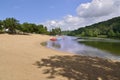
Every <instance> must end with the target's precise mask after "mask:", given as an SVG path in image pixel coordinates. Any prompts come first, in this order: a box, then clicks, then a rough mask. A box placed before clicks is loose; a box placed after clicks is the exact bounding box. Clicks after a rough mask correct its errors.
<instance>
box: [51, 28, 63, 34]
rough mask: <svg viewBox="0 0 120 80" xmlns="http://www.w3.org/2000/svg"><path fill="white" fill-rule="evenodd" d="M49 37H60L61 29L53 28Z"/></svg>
mask: <svg viewBox="0 0 120 80" xmlns="http://www.w3.org/2000/svg"><path fill="white" fill-rule="evenodd" d="M50 35H61V29H60V28H55V29H52V30H51V31H50Z"/></svg>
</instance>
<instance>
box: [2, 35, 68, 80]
mask: <svg viewBox="0 0 120 80" xmlns="http://www.w3.org/2000/svg"><path fill="white" fill-rule="evenodd" d="M49 38H50V36H46V35H35V34H30V35H8V34H0V80H41V79H42V80H47V78H46V76H45V75H43V74H42V71H41V70H40V69H38V68H37V67H36V66H34V65H33V64H34V63H35V62H36V61H38V60H40V59H42V58H45V57H48V56H54V55H67V54H65V53H62V52H59V51H54V50H51V49H47V48H45V47H43V46H41V45H40V43H41V42H45V41H47V40H49ZM59 80H60V79H59Z"/></svg>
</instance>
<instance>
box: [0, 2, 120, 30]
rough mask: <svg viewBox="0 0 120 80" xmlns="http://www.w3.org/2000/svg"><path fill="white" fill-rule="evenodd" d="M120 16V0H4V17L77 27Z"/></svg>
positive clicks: (1, 13) (0, 13)
mask: <svg viewBox="0 0 120 80" xmlns="http://www.w3.org/2000/svg"><path fill="white" fill-rule="evenodd" d="M117 16H120V0H0V20H4V19H5V18H9V17H14V18H15V19H17V20H19V21H20V23H23V22H29V23H35V24H43V25H45V26H47V28H48V29H49V30H50V29H52V28H55V27H60V28H61V29H62V30H74V29H78V28H80V27H84V26H87V25H91V24H93V23H97V22H100V21H104V20H107V19H111V18H113V17H117Z"/></svg>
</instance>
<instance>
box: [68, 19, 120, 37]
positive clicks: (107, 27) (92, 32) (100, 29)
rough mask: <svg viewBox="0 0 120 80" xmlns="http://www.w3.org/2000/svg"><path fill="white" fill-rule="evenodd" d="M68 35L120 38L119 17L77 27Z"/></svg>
mask: <svg viewBox="0 0 120 80" xmlns="http://www.w3.org/2000/svg"><path fill="white" fill-rule="evenodd" d="M68 35H72V36H87V37H100V36H105V37H109V38H120V17H115V18H112V19H109V20H107V21H103V22H99V23H95V24H93V25H90V26H86V27H82V28H79V29H77V30H74V31H71V32H70V33H69V34H68Z"/></svg>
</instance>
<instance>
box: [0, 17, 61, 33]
mask: <svg viewBox="0 0 120 80" xmlns="http://www.w3.org/2000/svg"><path fill="white" fill-rule="evenodd" d="M0 33H9V34H20V33H36V34H47V35H57V34H61V29H60V28H59V27H57V28H54V29H52V30H50V31H48V29H47V27H46V26H44V25H42V24H39V25H36V24H34V23H28V22H24V23H22V24H20V23H19V20H17V19H15V18H6V19H5V20H0Z"/></svg>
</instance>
